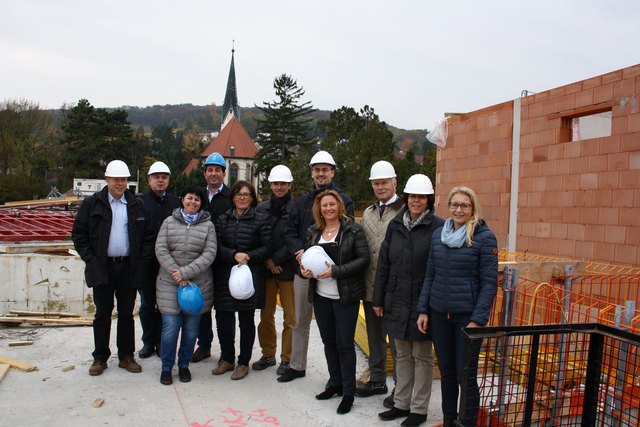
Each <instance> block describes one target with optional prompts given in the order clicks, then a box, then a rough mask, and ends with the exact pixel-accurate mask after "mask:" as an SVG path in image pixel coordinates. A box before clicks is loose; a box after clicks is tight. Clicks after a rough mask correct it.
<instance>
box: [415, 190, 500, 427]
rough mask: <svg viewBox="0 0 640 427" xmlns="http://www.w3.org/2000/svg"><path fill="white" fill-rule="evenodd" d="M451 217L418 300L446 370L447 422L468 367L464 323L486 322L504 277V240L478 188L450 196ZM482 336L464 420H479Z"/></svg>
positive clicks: (423, 327) (436, 239) (434, 240)
mask: <svg viewBox="0 0 640 427" xmlns="http://www.w3.org/2000/svg"><path fill="white" fill-rule="evenodd" d="M447 206H448V208H449V213H450V215H451V217H450V218H449V219H447V220H446V221H445V224H444V225H443V226H442V227H441V228H439V229H438V230H436V231H435V232H434V233H433V236H432V237H431V248H430V250H429V260H428V261H427V271H426V274H425V278H424V283H423V285H422V291H421V293H420V299H419V301H418V313H420V315H419V316H418V329H419V330H420V331H421V332H422V333H426V331H427V327H428V328H429V331H430V332H431V336H432V339H433V345H434V347H435V350H436V356H437V357H438V363H439V367H440V372H441V374H442V380H441V383H440V384H441V387H442V412H443V415H444V425H445V426H453V425H454V423H455V420H456V418H457V417H458V408H457V404H458V394H459V391H460V381H461V379H462V378H463V372H464V368H465V360H464V350H465V339H464V334H463V331H462V329H463V328H475V327H479V326H485V325H486V324H487V322H488V321H489V314H490V312H491V306H492V305H493V300H494V299H495V296H496V292H497V283H498V245H497V242H496V237H495V235H494V234H493V233H492V232H491V230H489V227H487V224H486V223H485V222H484V221H483V220H482V219H481V218H480V204H479V203H478V197H477V196H476V193H475V192H474V191H473V190H472V189H470V188H468V187H456V188H454V189H453V190H451V193H449V199H448V202H447ZM480 346H481V342H480V341H479V340H478V341H477V342H476V343H475V344H474V347H473V348H472V349H471V360H470V361H467V362H466V363H467V365H466V368H468V369H469V383H468V384H467V400H466V405H465V408H466V410H465V413H464V414H459V416H460V419H461V421H462V424H463V425H465V426H475V425H476V422H477V417H478V407H479V403H480V391H479V388H478V382H477V368H478V356H479V354H480Z"/></svg>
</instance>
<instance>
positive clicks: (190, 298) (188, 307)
mask: <svg viewBox="0 0 640 427" xmlns="http://www.w3.org/2000/svg"><path fill="white" fill-rule="evenodd" d="M178 304H179V305H180V309H182V311H183V312H184V313H186V314H191V315H197V314H200V312H201V311H202V309H203V308H204V297H203V296H202V292H200V288H199V287H198V285H197V284H196V283H193V282H189V284H188V285H187V286H178Z"/></svg>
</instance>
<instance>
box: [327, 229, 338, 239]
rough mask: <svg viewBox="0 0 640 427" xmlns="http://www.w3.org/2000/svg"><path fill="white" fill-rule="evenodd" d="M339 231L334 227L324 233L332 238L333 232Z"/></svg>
mask: <svg viewBox="0 0 640 427" xmlns="http://www.w3.org/2000/svg"><path fill="white" fill-rule="evenodd" d="M337 229H338V227H334V228H332V229H331V230H327V229H326V228H325V229H324V231H325V232H326V233H327V236H329V237H331V236H333V232H334V231H336V230H337Z"/></svg>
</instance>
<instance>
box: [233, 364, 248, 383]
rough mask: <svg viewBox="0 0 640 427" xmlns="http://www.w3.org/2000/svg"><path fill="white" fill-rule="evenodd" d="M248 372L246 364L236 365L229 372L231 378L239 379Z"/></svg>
mask: <svg viewBox="0 0 640 427" xmlns="http://www.w3.org/2000/svg"><path fill="white" fill-rule="evenodd" d="M248 374H249V367H248V366H246V365H238V366H236V370H235V371H233V374H231V379H232V380H241V379H243V378H244V377H246V376H247V375H248Z"/></svg>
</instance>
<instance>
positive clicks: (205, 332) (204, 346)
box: [191, 152, 231, 363]
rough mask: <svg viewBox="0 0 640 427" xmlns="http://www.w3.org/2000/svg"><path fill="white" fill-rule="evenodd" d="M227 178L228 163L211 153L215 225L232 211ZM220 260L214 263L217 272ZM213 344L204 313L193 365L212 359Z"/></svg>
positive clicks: (207, 174) (207, 168) (207, 166)
mask: <svg viewBox="0 0 640 427" xmlns="http://www.w3.org/2000/svg"><path fill="white" fill-rule="evenodd" d="M226 176H227V162H226V161H225V159H224V157H222V155H221V154H220V153H216V152H214V153H211V154H209V156H207V158H206V159H205V161H204V179H205V181H206V182H207V187H206V191H207V196H208V198H209V200H208V202H209V204H208V209H209V213H210V214H211V221H212V222H213V223H214V224H215V223H216V220H217V219H218V216H219V215H220V214H222V213H224V212H226V211H228V210H229V209H231V190H230V189H229V187H228V186H226V185H224V179H225V177H226ZM218 262H220V261H219V258H217V259H216V261H214V262H213V266H212V268H213V269H214V270H215V268H216V263H218ZM212 342H213V319H212V317H211V311H207V312H205V313H202V316H200V327H199V331H198V348H197V349H196V351H194V352H193V356H192V357H191V363H198V362H200V361H201V360H203V359H207V358H209V357H211V343H212Z"/></svg>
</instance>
